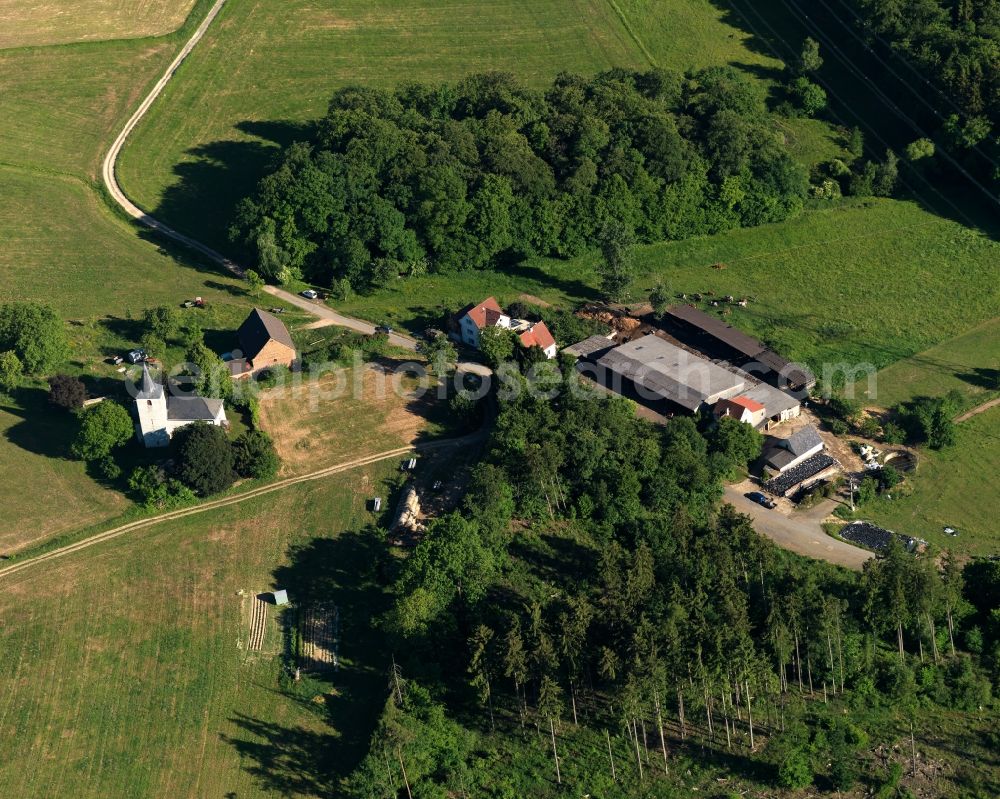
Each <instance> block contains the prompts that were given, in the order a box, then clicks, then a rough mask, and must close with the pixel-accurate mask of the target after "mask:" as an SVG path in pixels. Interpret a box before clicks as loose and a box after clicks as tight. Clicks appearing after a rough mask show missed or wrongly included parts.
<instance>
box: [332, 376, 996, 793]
mask: <svg viewBox="0 0 1000 799" xmlns="http://www.w3.org/2000/svg"><path fill="white" fill-rule="evenodd" d="M576 379H577V378H576V376H575V374H574V373H573V371H572V369H571V368H564V370H563V372H562V373H561V374H558V375H552V376H551V382H552V383H553V384H560V383H562V384H565V381H571V380H576ZM563 387H564V388H565V385H564V386H563ZM705 432H706V430H705V429H704V428H703V427H702V426H701V423H699V422H696V421H695V420H692V419H690V418H677V419H673V420H671V421H670V422H669V423H668V424H667V425H666V426H664V427H655V426H652V425H650V424H649V423H647V422H645V421H642V420H639V419H637V418H635V416H634V413H633V410H632V408H631V406H630V404H629V403H628V402H627V401H625V400H622V399H620V398H612V397H600V398H596V397H590V396H587V395H586V393H583V394H581V393H579V392H575V391H565V390H564V391H561V392H559V394H558V396H557V397H556V398H555V399H551V400H550V399H541V398H538V397H532V396H530V395H529V394H526V393H523V392H522V393H521V395H520V396H519V397H518V398H517V399H515V400H511V401H504V402H501V406H500V411H499V418H498V420H497V424H496V426H495V429H494V432H493V434H492V438H491V442H490V446H489V452H488V454H487V456H486V457H485V459H484V460H483V462H482V463H480V464H479V465H478V466H477V467H476V469H475V471H474V475H473V479H472V482H471V485H470V488H469V491H468V494H467V497H466V499H465V502H464V505H463V507H462V508H461V509H460V510H458V511H456V512H454V513H451V514H449V515H446V516H444V517H442V518H440V519H438V520H436V521H435V522H433V523H432V525H431V527H430V528H429V530H428V533H427V536H426V538H425V539H424V540H423V542H422V543H420V544H419V545H418V546H417V547H416V549H415V550H414V551H413V552H412V554H411V555H410V556H409V557H408V558H407V559H405V560H404V561H402V562H400V561H398V560H395V559H393V561H392V563H393V564H394V565H392V566H390V567H389V569H390V576H391V582H392V591H393V595H394V597H395V599H394V606H393V608H392V610H391V611H390V612H389V614H388V615H387V617H386V618H385V619H384V621H383V625H384V627H385V628H386V629H387V630H388V632H389V635H390V638H391V640H393V641H394V645H393V647H392V649H393V653H394V659H393V669H392V671H391V673H390V674H388V675H387V682H386V685H387V692H386V705H385V709H384V712H383V714H382V717H381V719H380V721H379V723H378V726H377V729H376V731H375V733H374V735H373V737H372V739H371V746H370V749H369V753H368V755H367V757H366V758H365V759H364V761H363V762H362V763H361V765H360V766H359V768H358V769H357V770H356V772H355V773H354V775H353V776H352V777H351V779H350V781H349V786H350V793H351V795H356V796H359V797H360V796H365V797H369V796H386V797H394V796H401V795H402V796H405V795H412V796H473V795H485V794H484V793H483V792H484V791H486V792H488V793H489V795H495V796H518V795H524V791H525V790H529V789H530V790H531V791H532V792H533V794H534V795H536V796H537V795H549V794H548V793H545V791H548V790H549V788H543V787H542V783H544V785H545V786H551V789H552V790H553V791H554V790H555V789H556V787H557V786H559V785H560V784H562V785H563V786H564V787H571V788H572V789H574V790H576V789H579V791H583V792H596V793H594V794H593V795H602V796H634V795H640V793H641V795H648V796H674V795H677V796H680V795H685V796H686V795H690V794H686V793H683V790H682V792H681V793H676V794H675V793H672V791H673V790H675V789H682V788H683V778H681V779H680V781H677V776H678V772H683V770H684V769H687V770H688V771H690V769H691V768H692V763H693V762H702V763H703V762H709V761H713V759H714V760H715V762H722V763H729V764H730V765H733V764H735V763H737V762H741V761H742V759H744V758H745V759H748V760H750V761H753V762H755V763H756V764H757V766H755V767H754V768H753V769H750V771H749V772H746V771H744V774H747V773H751V774H752V775H753V777H752V778H753V779H754V780H756V781H757V783H758V784H760V783H761V782H763V783H765V784H770V785H774V786H782V787H786V788H802V787H805V786H808V785H813V784H814V783H815V785H816V786H818V787H819V788H820V789H822V790H827V791H830V792H834V791H840V790H848V789H849V788H851V786H852V785H854V784H855V783H856V782H857V780H858V779H859V778H860V777H861V776H862V772H863V771H864V770H865V768H866V766H865V763H867V762H869V761H868V760H867V759H866V757H865V755H866V754H868V753H867V752H866V750H865V748H866V746H867V745H868V742H869V734H870V733H872V731H871V730H869V731H866V730H865V726H866V719H869V718H870V715H869V714H871V713H872V712H873V708H879V709H880V710H879V712H880V713H882V718H883V720H884V719H891V720H892V721H891V724H890V723H889V722H886V723H885V725H884V726H892V725H895V726H896V728H897V729H899V730H901V731H902V733H901V734H902V735H905V734H906V731H911V732H912V731H913V730H914V729H915V727H914V726H913V722H914V719H915V718H917V715H918V714H919V713H920V712H921V711H920V709H921V708H924V711H923V712H926V708H928V707H934V706H938V705H940V706H943V707H948V708H958V709H961V710H965V711H976V709H977V708H980V707H981V706H984V705H985V706H988V704H989V701H990V700H989V698H990V692H991V683H990V679H991V678H992V679H993V680H996V679H997V678H998V677H1000V643H998V633H1000V630H998V629H997V628H998V626H1000V625H998V623H997V619H996V618H994V616H995V613H993V615H992V616H991V608H994V607H995V606H996V596H997V594H998V592H1000V568H996V566H997V564H986V563H980V564H974V565H973V567H967V568H966V569H965V571H964V572H963V570H962V569H961V568H959V566H958V565H957V564H956V563H955V561H953V560H951V559H949V558H947V557H945V558H944V559H943V560H940V561H939V560H937V559H935V558H934V557H932V556H929V555H928V556H920V557H915V556H913V555H910V554H908V553H906V552H904V551H902V550H901V549H898V548H896V549H891V550H890V551H889V552H888V553H887V554H886V555H885V557H883V558H880V559H878V560H874V561H872V562H870V564H869V565H868V567H867V568H866V569H865V571H864V573H863V574H860V575H858V574H854V573H850V572H847V571H844V570H840V569H837V568H835V567H832V566H828V565H826V564H822V563H818V562H814V561H807V560H805V559H801V558H796V557H793V556H790V555H788V554H786V553H783V552H780V551H779V550H776V549H775V548H774V547H773V545H771V544H770V543H769V542H767V541H766V540H765V539H762V538H761V537H760V536H758V535H757V534H756V533H755V532H754V530H753V529H752V527H751V524H750V520H749V518H748V517H745V516H741V515H740V514H738V513H737V512H735V511H734V510H733V509H732V507H730V506H726V505H721V506H720V498H721V483H720V479H719V478H720V475H721V474H723V473H724V472H725V470H726V469H727V468H729V463H728V461H727V458H726V457H725V456H724V455H723V453H722V452H720V451H716V449H715V446H716V445H714V444H713V441H714V440H715V438H714V437H713V436H711V435H706V434H705ZM977 569H978V572H977V571H976V570H977ZM963 575H968V578H969V579H970V580H973V581H974V583H975V584H974V585H971V586H964V585H963V583H964V578H963ZM970 598H971V600H972V601H971V602H970ZM990 603H992V604H990ZM990 619H992V621H990ZM970 652H971V655H970ZM878 732H879V734H882V735H884V734H885V732H886V731H885V729H882V730H879V731H878ZM914 735H915V736H916V735H919V733H915V734H914ZM914 746H916V744H914ZM699 752H700V754H698V753H699ZM712 753H715V754H712ZM716 755H718V756H719V758H716ZM737 756H738V757H737ZM706 757H707V758H708V760H706V759H705V758H706ZM727 758H730V759H727ZM733 758H735V759H733ZM720 759H721V761H720ZM678 764H681V767H680V768H678ZM726 768H728V767H726ZM899 777H900V775H899V774H898V773H894V774H868V775H866V776H865V778H866V779H868V780H870V783H869V784H872V782H871V781H874V784H876V785H877V784H879V783H878V780H880V779H883V778H884V779H885V780H889V781H890V782H891V780H893V779H895V780H896V781H897V782H898V780H899ZM886 784H889V783H886ZM984 785H986V786H988V783H984ZM671 786H673V787H671ZM640 787H641V791H640V790H639V789H640ZM637 791H638V793H637ZM976 791H977V789H976V787H975V786H971V787H970V789H969V793H968V795H969V796H984V797H985V796H987V795H988V788H985V787H984V788H983V791H982V792H979V793H977V792H976ZM553 795H554V794H553ZM720 795H721V794H720ZM885 795H887V796H888V795H894V796H895V795H897V794H896V793H894V792H891V793H886V794H885Z"/></svg>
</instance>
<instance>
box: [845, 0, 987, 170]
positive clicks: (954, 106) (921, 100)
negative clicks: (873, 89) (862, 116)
mask: <svg viewBox="0 0 1000 799" xmlns="http://www.w3.org/2000/svg"><path fill="white" fill-rule="evenodd" d="M852 5H854V6H855V7H856V13H857V14H859V16H860V23H861V24H859V25H858V26H857V28H858V29H859V30H860V31H862V32H863V35H864V36H865V37H866V42H867V43H868V44H869V45H870V46H871V48H872V53H873V54H874V57H875V59H876V61H874V62H873V64H874V65H873V68H872V72H873V74H875V80H876V83H877V84H879V85H880V86H881V88H882V89H883V90H884V91H885V92H886V94H887V95H889V96H891V97H892V99H893V100H894V101H896V102H898V103H899V106H900V107H901V109H902V111H903V113H904V114H905V120H906V121H907V122H908V127H910V128H911V132H912V133H913V135H914V138H915V139H917V140H918V141H919V142H920V145H919V146H918V149H917V150H916V151H915V153H914V154H915V155H917V156H918V157H919V158H926V157H928V156H931V155H933V153H934V144H935V143H936V144H937V145H939V147H941V148H943V149H942V150H941V152H942V153H943V154H944V155H945V157H944V158H943V159H940V160H939V162H938V166H941V167H943V168H944V169H946V170H947V172H949V173H951V174H953V175H963V174H964V175H966V176H970V177H973V178H975V179H976V180H977V181H979V182H980V183H985V184H991V180H992V181H993V182H992V184H991V185H992V186H993V187H995V186H996V183H995V181H996V179H997V177H998V176H1000V173H998V171H997V167H996V165H997V159H998V156H1000V147H998V145H997V138H996V130H997V123H998V122H1000V2H998V0H947V2H942V0H853V3H852ZM843 31H844V28H843V27H842V26H841V25H840V24H839V23H836V22H834V21H831V27H830V30H829V32H830V33H831V34H832V37H833V39H834V40H836V39H838V37H841V36H843ZM887 67H888V68H887ZM901 118H902V117H901ZM914 125H915V126H918V127H914ZM925 133H929V134H930V135H931V136H932V138H933V141H931V140H929V139H927V138H926V137H925ZM927 145H930V147H928V146H927Z"/></svg>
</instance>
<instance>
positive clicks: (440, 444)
mask: <svg viewBox="0 0 1000 799" xmlns="http://www.w3.org/2000/svg"><path fill="white" fill-rule="evenodd" d="M487 433H488V426H484V427H483V429H481V430H478V431H477V432H475V433H470V434H469V435H467V436H462V437H461V438H450V439H442V440H440V441H429V442H427V443H423V444H417V445H415V446H412V447H398V448H397V449H391V450H387V451H385V452H379V453H376V454H374V455H367V456H365V457H362V458H356V459H354V460H352V461H347V462H346V463H338V464H336V465H334V466H328V467H326V468H325V469H317V470H316V471H314V472H309V473H308V474H303V475H299V476H298V477H290V478H287V479H285V480H279V481H277V482H275V483H270V484H268V485H264V486H260V487H259V488H254V489H252V490H250V491H244V492H243V493H240V494H233V495H232V496H228V497H222V498H220V499H215V500H211V501H209V502H204V503H202V504H200V505H194V506H191V507H188V508H181V509H179V510H175V511H169V512H167V513H161V514H159V515H158V516H149V517H147V518H145V519H138V520H136V521H134V522H129V523H128V524H123V525H120V526H118V527H113V528H111V529H110V530H105V531H104V532H101V533H97V534H96V535H92V536H90V537H89V538H84V539H82V540H80V541H76V542H74V543H72V544H67V545H66V546H64V547H59V548H58V549H53V550H51V551H50V552H44V553H42V554H41V555H38V556H36V557H33V558H29V559H27V560H23V561H15V562H13V563H11V564H10V565H9V566H5V567H3V568H0V580H2V579H3V578H4V577H9V576H10V575H12V574H17V573H18V572H20V571H23V570H24V569H30V568H31V567H32V566H35V565H37V564H39V563H44V562H46V561H50V560H55V559H57V558H62V557H65V556H66V555H71V554H73V553H74V552H79V551H80V550H83V549H87V548H88V547H92V546H94V545H95V544H100V543H103V542H105V541H110V540H112V539H115V538H118V537H119V536H123V535H126V534H127V533H132V532H136V531H137V530H143V529H145V528H147V527H152V526H153V525H157V524H160V523H162V522H168V521H172V520H173V519H182V518H184V517H186V516H194V515H196V514H199V513H205V512H207V511H210V510H217V509H218V508H225V507H228V506H229V505H235V504H237V503H239V502H245V501H246V500H248V499H254V498H256V497H260V496H263V495H264V494H271V493H273V492H275V491H281V490H283V489H285V488H288V487H289V486H293V485H298V484H299V483H306V482H309V481H311V480H321V479H323V478H325V477H329V476H331V475H334V474H339V473H340V472H346V471H348V470H350V469H357V468H359V467H361V466H368V465H370V464H372V463H377V462H379V461H384V460H388V459H389V458H401V457H402V456H403V455H406V454H408V453H411V452H415V451H416V452H428V451H431V452H432V451H434V450H438V449H447V448H449V447H457V446H462V445H468V444H474V443H476V442H477V441H480V440H482V438H483V437H485V436H486V435H487Z"/></svg>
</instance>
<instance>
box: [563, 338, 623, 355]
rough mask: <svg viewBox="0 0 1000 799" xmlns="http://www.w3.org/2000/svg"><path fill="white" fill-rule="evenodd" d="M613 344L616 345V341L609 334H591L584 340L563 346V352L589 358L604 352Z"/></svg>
mask: <svg viewBox="0 0 1000 799" xmlns="http://www.w3.org/2000/svg"><path fill="white" fill-rule="evenodd" d="M613 346H615V343H614V341H612V340H611V339H609V338H608V337H607V336H591V337H590V338H585V339H584V340H583V341H578V342H577V343H576V344H571V345H570V346H568V347H563V352H566V353H569V354H570V355H575V356H577V357H578V358H588V357H590V356H591V355H598V354H599V353H600V354H603V353H604V352H605V351H606V350H609V349H611V348H612V347H613Z"/></svg>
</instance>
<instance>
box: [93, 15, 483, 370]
mask: <svg viewBox="0 0 1000 799" xmlns="http://www.w3.org/2000/svg"><path fill="white" fill-rule="evenodd" d="M225 4H226V0H216V2H215V4H214V5H213V6H212V8H211V9H210V10H209V12H208V14H207V15H206V16H205V19H203V20H202V21H201V24H200V25H199V26H198V27H197V29H196V30H195V32H194V33H193V34H192V35H191V38H190V39H188V40H187V42H186V43H185V44H184V46H183V47H182V48H181V50H180V52H179V53H178V54H177V56H176V57H175V58H174V60H173V61H171V62H170V66H168V67H167V70H166V72H164V73H163V75H162V76H161V77H160V79H159V80H158V81H157V82H156V85H155V86H153V88H152V89H151V90H150V92H149V94H147V95H146V97H145V98H144V99H143V101H142V102H141V103H140V104H139V107H138V108H137V109H136V110H135V113H134V114H132V116H131V117H129V120H128V122H126V123H125V127H123V128H122V129H121V132H120V133H119V134H118V136H117V137H116V138H115V140H114V142H112V144H111V147H110V149H109V150H108V152H107V155H105V156H104V161H103V162H102V164H101V180H103V182H104V185H105V186H106V187H107V189H108V193H109V194H110V195H111V198H112V199H113V200H114V201H115V202H116V203H117V204H118V205H119V206H120V207H121V209H122V210H123V211H125V213H127V214H128V215H129V216H130V217H132V218H133V219H135V220H136V221H137V222H141V223H142V224H143V225H146V227H149V228H152V229H153V230H155V231H157V232H158V233H160V234H161V235H163V236H166V237H167V238H169V239H173V240H174V241H176V242H179V243H180V244H183V245H184V246H185V247H190V248H191V249H192V250H195V251H196V252H199V253H201V254H202V255H204V256H205V257H206V258H208V259H209V260H211V261H214V262H215V263H217V264H220V265H221V266H223V267H224V268H226V269H228V270H229V271H230V272H232V273H233V274H235V275H238V276H240V277H242V276H243V274H244V269H243V267H241V266H240V265H239V264H238V263H236V262H235V261H233V260H232V259H230V258H227V257H226V256H225V255H223V254H222V253H220V252H219V251H218V250H215V249H213V248H211V247H209V246H208V245H207V244H203V243H202V242H200V241H198V240H197V239H193V238H191V237H190V236H186V235H184V234H183V233H180V232H179V231H176V230H174V229H173V228H172V227H170V226H169V225H167V224H164V223H163V222H161V221H160V220H159V219H157V218H156V217H154V216H152V215H151V214H148V213H146V212H145V211H143V210H142V209H141V208H140V207H139V206H137V205H136V204H135V203H134V202H132V201H131V200H130V199H129V198H128V195H126V194H125V191H124V189H122V187H121V185H120V184H119V183H118V175H117V172H116V166H117V163H118V157H119V155H121V151H122V147H124V146H125V142H126V141H127V140H128V137H129V136H130V135H131V134H132V131H133V130H135V127H136V125H138V124H139V122H140V121H141V120H142V118H143V117H144V116H145V115H146V113H147V112H148V111H149V109H150V108H151V107H152V105H153V103H154V102H155V101H156V98H158V97H159V96H160V94H161V93H162V92H163V89H164V88H165V87H166V85H167V84H168V83H169V82H170V79H171V78H172V77H173V76H174V73H175V72H176V71H177V68H178V67H179V66H180V65H181V63H183V61H184V59H186V58H187V57H188V56H189V55H190V54H191V51H192V50H194V48H195V45H197V44H198V42H200V41H201V39H202V37H203V36H204V35H205V31H207V30H208V28H209V26H210V25H211V24H212V22H213V21H214V20H215V18H216V17H217V16H218V15H219V12H220V11H221V10H222V7H223V6H224V5H225ZM265 291H267V293H268V294H271V295H272V296H274V297H278V298H279V299H282V300H284V301H285V302H287V303H289V304H291V305H295V306H296V307H298V308H301V309H302V310H304V311H307V312H309V313H311V314H313V315H314V316H317V317H319V318H320V319H322V320H324V321H327V322H329V323H330V324H332V325H339V326H341V327H346V328H350V329H351V330H356V331H357V332H359V333H368V334H371V333H374V332H375V326H374V325H373V324H371V323H370V322H366V321H364V320H362V319H355V318H353V317H350V316H344V315H343V314H340V313H337V312H336V311H334V310H332V309H331V308H329V307H328V306H326V305H323V304H320V303H317V302H312V301H310V300H307V299H306V298H305V297H300V296H299V295H297V294H293V293H291V292H290V291H285V290H284V289H280V288H278V287H277V286H267V287H265ZM389 342H390V343H391V344H393V345H394V346H396V347H402V348H404V349H408V350H416V349H417V342H416V341H414V340H413V339H412V338H410V337H409V336H405V335H402V334H400V333H395V332H394V333H392V334H391V335H390V336H389ZM470 366H471V365H470ZM464 371H476V369H474V368H467V369H465V370H464Z"/></svg>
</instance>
